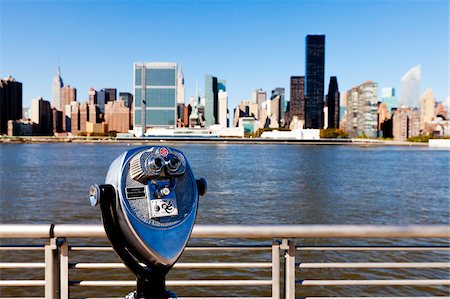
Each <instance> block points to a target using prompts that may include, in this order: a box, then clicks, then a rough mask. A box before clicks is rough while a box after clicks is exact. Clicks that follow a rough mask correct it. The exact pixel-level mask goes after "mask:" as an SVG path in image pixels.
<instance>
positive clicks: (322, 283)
mask: <svg viewBox="0 0 450 299" xmlns="http://www.w3.org/2000/svg"><path fill="white" fill-rule="evenodd" d="M295 283H296V284H300V285H305V286H342V285H345V286H348V285H377V286H378V285H380V286H381V285H388V286H392V285H396V286H410V285H450V280H449V279H391V280H388V279H386V280H384V279H373V280H338V279H336V280H296V281H295Z"/></svg>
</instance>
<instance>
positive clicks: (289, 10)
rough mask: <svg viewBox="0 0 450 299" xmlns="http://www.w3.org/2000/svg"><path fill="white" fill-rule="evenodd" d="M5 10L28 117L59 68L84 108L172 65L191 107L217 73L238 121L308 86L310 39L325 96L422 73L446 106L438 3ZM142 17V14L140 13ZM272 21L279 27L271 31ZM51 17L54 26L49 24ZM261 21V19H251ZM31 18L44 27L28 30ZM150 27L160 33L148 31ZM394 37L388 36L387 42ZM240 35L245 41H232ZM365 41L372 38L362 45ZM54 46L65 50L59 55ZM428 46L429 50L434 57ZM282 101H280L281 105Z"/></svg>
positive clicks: (10, 64) (11, 6)
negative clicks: (294, 87)
mask: <svg viewBox="0 0 450 299" xmlns="http://www.w3.org/2000/svg"><path fill="white" fill-rule="evenodd" d="M138 4H139V5H138ZM189 4H191V5H190V6H189ZM1 5H2V6H1V11H2V28H3V29H2V31H1V32H2V34H1V36H2V49H1V50H2V52H1V53H2V54H1V55H0V58H1V65H2V67H1V69H2V70H1V72H2V73H1V77H7V76H9V75H12V76H13V77H15V78H16V79H17V80H19V81H20V82H23V84H24V98H23V104H24V106H28V107H29V106H31V105H30V104H31V99H32V98H35V97H37V96H42V97H44V99H46V100H49V101H50V100H51V82H52V79H53V77H54V76H55V72H56V68H57V66H58V59H59V61H60V65H61V76H62V77H63V79H64V81H65V83H66V84H70V85H71V86H73V87H75V88H77V90H78V99H79V101H85V100H87V99H88V91H89V88H90V87H94V88H96V89H101V88H104V87H108V86H112V87H115V88H117V89H118V91H120V92H132V86H133V85H132V73H133V70H132V63H133V62H139V61H175V62H178V63H180V64H182V65H183V72H184V77H185V85H186V101H187V99H188V97H189V96H191V95H195V85H196V84H195V83H196V81H197V82H198V83H199V84H200V87H201V89H202V90H201V92H200V94H201V95H203V94H204V87H203V86H202V85H201V83H202V82H203V78H204V76H205V75H207V74H211V73H212V74H215V75H217V76H218V77H221V78H226V79H227V83H228V88H227V93H228V98H229V108H230V109H233V108H234V107H235V106H237V104H238V103H239V102H241V101H242V100H244V99H251V96H252V92H253V90H255V89H257V88H263V89H264V90H266V91H270V90H272V89H273V88H275V87H284V88H286V89H287V90H289V80H290V77H291V76H304V75H305V74H304V72H305V61H304V55H305V44H304V38H305V36H306V35H307V34H316V33H323V34H325V35H326V39H327V51H326V57H325V82H324V84H327V82H328V81H329V77H330V76H337V77H338V80H339V85H340V89H341V90H349V89H350V88H352V87H353V86H356V85H358V84H359V83H360V82H363V81H365V80H372V81H375V82H377V83H379V87H380V88H383V87H390V86H392V87H394V88H395V89H396V90H397V91H400V90H401V88H400V86H401V83H400V78H401V77H402V76H403V75H404V73H405V72H406V71H407V70H408V69H410V68H411V67H413V66H414V65H417V64H420V65H421V66H422V73H423V75H422V79H421V87H420V94H421V95H422V94H423V92H424V91H425V89H427V88H432V89H433V91H434V94H435V97H436V100H437V101H445V100H446V99H447V97H448V96H449V92H448V90H447V89H448V86H449V85H450V84H448V83H447V82H446V81H448V55H447V54H446V53H447V52H448V51H447V50H448V44H447V41H448V9H447V8H448V7H447V3H446V2H445V1H433V2H431V3H429V2H428V3H425V2H421V1H407V2H397V1H394V2H393V3H392V2H376V3H375V2H363V3H359V2H358V3H356V2H354V1H350V2H346V1H340V2H320V3H319V4H318V3H312V2H304V1H303V2H296V3H292V2H282V3H281V4H280V3H274V2H255V1H246V2H242V3H241V2H239V3H238V2H234V1H219V2H215V4H214V5H213V4H212V3H209V2H190V3H188V4H185V3H180V2H169V3H162V2H152V3H132V4H127V3H124V2H113V3H111V5H109V4H108V7H106V6H104V5H101V4H99V3H96V2H76V3H75V2H63V3H53V2H50V3H47V2H38V3H37V4H36V3H31V2H21V1H19V2H18V3H13V2H2V3H1ZM140 6H142V11H140V10H139V9H138V8H140ZM406 8H408V9H406ZM366 10H370V11H371V13H370V17H366V18H364V17H363V16H358V14H356V15H355V14H354V13H353V14H352V13H351V12H364V11H366ZM145 11H147V12H148V11H152V12H155V13H156V12H159V13H160V15H158V16H155V18H153V19H152V20H150V19H142V20H140V19H139V18H138V16H142V14H144V13H145ZM99 12H101V14H102V15H108V16H110V18H107V19H102V21H103V23H100V22H99V21H94V26H93V27H92V26H88V25H87V24H86V25H85V24H84V23H83V22H76V21H80V20H83V19H85V18H86V17H89V16H91V17H92V16H93V15H94V14H95V13H99ZM64 13H66V14H67V13H70V14H71V16H73V19H74V20H68V19H67V18H63V16H64ZM133 13H134V14H136V18H133V19H131V20H128V19H127V20H128V21H129V24H128V23H126V24H125V23H124V24H123V26H120V23H121V22H119V19H118V17H124V16H134V15H133ZM169 13H170V14H171V15H173V17H174V19H171V20H170V22H172V23H173V26H170V28H166V27H165V26H167V25H168V22H169V21H168V20H165V19H164V16H168V14H169ZM275 13H277V14H278V15H280V16H282V17H283V18H282V19H280V20H279V21H278V22H274V21H272V20H270V21H269V19H270V16H272V14H275ZM332 13H334V14H335V15H337V16H339V18H338V19H334V21H333V22H330V21H329V20H326V19H327V16H330V15H331V14H332ZM49 14H51V15H52V16H53V18H50V19H49V18H48V17H46V16H48V15H49ZM204 15H206V16H205V18H204V19H202V18H203V16H204ZM256 15H258V16H260V17H261V18H260V19H258V18H255V17H254V16H256ZM38 16H39V20H40V21H39V22H38V23H35V22H33V20H34V21H36V20H37V19H36V18H37V17H38ZM249 17H251V18H250V19H249ZM319 17H321V18H319ZM380 18H381V19H380ZM71 19H72V18H71ZM219 19H220V20H221V22H218V21H217V20H219ZM214 20H216V21H214ZM248 20H250V21H248ZM380 20H383V22H380ZM402 20H403V21H404V22H402ZM411 20H414V22H412V21H411ZM188 21H189V22H188ZM157 22H160V23H158V24H161V26H159V25H158V26H157V27H152V26H151V25H155V24H157ZM405 22H406V23H407V25H408V26H406V24H404V23H405ZM266 23H267V24H266ZM139 24H140V25H146V26H144V28H148V30H149V33H148V34H149V37H151V38H150V39H149V40H147V41H143V42H142V43H130V42H131V39H132V38H133V37H135V36H136V35H137V34H139V33H142V30H141V29H139V30H134V31H133V30H131V29H132V28H138V27H136V26H137V25H139ZM354 24H358V25H359V26H353V25H354ZM6 25H8V26H6ZM57 25H59V27H57ZM133 25H134V26H133ZM206 25H208V26H206ZM294 25H298V26H297V27H296V29H295V30H294V29H293V28H291V27H292V26H294ZM201 26H203V27H201ZM6 27H8V30H5V29H6ZM354 27H358V28H354ZM393 27H395V28H396V31H395V32H394V33H393V32H391V31H390V30H389V29H390V28H391V29H392V28H393ZM92 28H93V29H92ZM139 28H141V27H139ZM155 28H156V29H158V30H160V32H159V33H158V32H156V31H157V30H155ZM24 29H26V30H24ZM50 29H52V30H50ZM218 29H220V30H218ZM237 29H239V30H240V33H242V34H241V36H236V35H235V34H233V32H234V31H236V30H237ZM202 30H203V31H202ZM216 31H217V32H216ZM213 32H216V33H215V35H212V34H213ZM364 32H365V33H369V34H367V35H368V36H366V35H363V36H361V35H358V34H357V33H364ZM25 33H26V35H25ZM99 33H101V34H103V35H101V36H99V35H98V34H99ZM123 33H127V34H128V35H127V34H123ZM112 35H113V36H114V37H115V40H116V45H113V46H112V47H111V46H110V45H109V44H108V43H106V44H108V45H109V46H108V47H106V46H105V45H103V44H104V43H102V42H101V40H102V39H110V38H113V37H112ZM216 35H217V36H216ZM100 37H101V38H100ZM361 38H362V39H361ZM55 39H57V40H59V41H65V43H61V42H59V43H55ZM69 41H70V42H71V43H69ZM273 41H276V42H277V43H274V42H273ZM163 42H165V44H164V43H163ZM176 42H178V44H179V45H180V46H176V45H177V44H176ZM208 42H209V43H208ZM160 43H163V44H164V45H159V44H160ZM138 44H139V46H138ZM430 44H433V45H434V46H433V47H429V46H428V45H430ZM46 45H52V46H48V47H47V46H46ZM124 45H127V46H126V47H124ZM150 45H152V46H150ZM193 45H195V46H194V47H192V46H193ZM32 46H34V47H32ZM124 49H125V50H124ZM211 49H213V50H214V51H212V52H211ZM24 51H26V55H25V52H24ZM74 56H75V57H77V59H73V57H74ZM446 87H447V88H446ZM379 97H380V95H379ZM289 98H290V97H289V94H287V95H286V99H289Z"/></svg>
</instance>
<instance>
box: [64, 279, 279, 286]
mask: <svg viewBox="0 0 450 299" xmlns="http://www.w3.org/2000/svg"><path fill="white" fill-rule="evenodd" d="M69 285H70V286H83V287H108V286H136V281H135V280H114V281H112V280H76V281H69ZM166 285H167V286H169V287H171V286H172V287H184V286H196V287H215V286H266V285H267V286H270V285H272V280H169V281H167V282H166Z"/></svg>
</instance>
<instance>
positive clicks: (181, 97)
mask: <svg viewBox="0 0 450 299" xmlns="http://www.w3.org/2000/svg"><path fill="white" fill-rule="evenodd" d="M185 94H186V89H185V86H184V76H183V70H182V68H181V64H180V67H179V68H178V71H177V104H184V102H185V96H186V95H185Z"/></svg>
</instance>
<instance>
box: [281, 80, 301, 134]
mask: <svg viewBox="0 0 450 299" xmlns="http://www.w3.org/2000/svg"><path fill="white" fill-rule="evenodd" d="M286 114H287V115H286V117H285V118H286V119H285V121H286V124H287V125H290V123H291V121H292V119H293V118H294V117H297V119H298V122H300V123H301V127H302V128H303V127H304V124H305V77H304V76H292V77H291V79H290V101H289V108H288V112H287V113H286Z"/></svg>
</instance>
